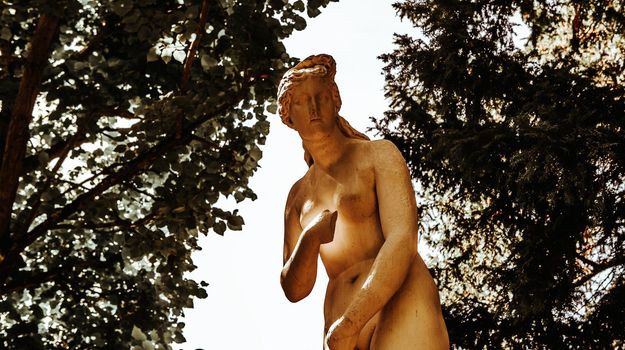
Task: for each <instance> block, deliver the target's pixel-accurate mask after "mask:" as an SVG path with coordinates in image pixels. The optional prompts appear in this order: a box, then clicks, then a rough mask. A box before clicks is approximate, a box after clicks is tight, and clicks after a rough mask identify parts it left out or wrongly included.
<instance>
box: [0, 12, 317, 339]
mask: <svg viewBox="0 0 625 350" xmlns="http://www.w3.org/2000/svg"><path fill="white" fill-rule="evenodd" d="M328 2H329V0H310V1H307V2H306V3H304V2H303V1H301V0H296V1H286V0H267V1H252V0H237V1H234V0H212V1H208V0H159V1H156V0H110V1H109V0H101V1H100V0H57V1H48V0H19V1H14V0H1V1H0V163H1V166H0V348H2V349H100V348H102V349H104V348H106V349H128V348H130V347H131V346H134V347H133V349H141V348H145V349H154V348H156V349H167V348H171V344H172V343H174V342H181V341H183V340H184V337H183V336H182V330H183V327H184V324H183V323H182V322H179V318H180V317H181V315H182V312H183V308H185V307H193V299H194V298H196V297H199V298H202V297H206V291H205V290H204V288H203V287H205V286H206V283H205V282H201V283H198V282H196V281H193V280H191V279H189V278H188V276H187V275H186V274H187V273H188V272H189V271H192V270H193V269H194V268H195V266H194V265H193V261H192V259H191V253H192V252H193V251H196V250H198V249H199V246H198V235H199V234H200V233H201V234H207V233H208V232H209V231H214V232H216V233H218V234H223V233H224V232H225V231H226V229H231V230H239V229H241V226H242V225H243V218H241V217H240V216H239V215H238V214H237V212H236V210H234V211H228V210H224V209H220V208H219V206H218V205H217V204H216V202H217V200H218V198H219V197H220V196H230V195H232V196H234V198H235V199H236V200H237V201H242V200H244V199H254V198H255V194H254V192H253V191H252V190H251V189H250V188H249V187H248V178H249V177H250V176H251V175H252V173H253V172H254V171H255V170H256V168H257V162H258V160H259V159H260V157H261V150H260V145H262V144H263V143H264V141H265V137H266V135H267V133H268V129H269V123H268V122H267V120H266V118H267V117H266V116H267V112H270V113H271V112H275V109H276V105H275V100H274V99H273V96H275V91H276V87H277V83H278V81H279V79H280V77H281V76H282V74H283V73H284V71H285V70H286V68H288V67H289V66H290V65H291V64H292V63H293V60H292V59H291V58H290V57H289V55H288V54H287V53H286V52H285V48H284V46H283V44H282V43H281V41H282V39H284V38H285V37H287V36H289V35H290V34H291V33H292V32H293V31H294V30H302V29H304V28H305V26H306V21H305V19H304V17H303V15H304V14H307V15H308V16H309V17H313V16H316V15H317V14H319V13H320V8H321V7H323V6H325V5H327V3H328ZM207 317H210V315H207Z"/></svg>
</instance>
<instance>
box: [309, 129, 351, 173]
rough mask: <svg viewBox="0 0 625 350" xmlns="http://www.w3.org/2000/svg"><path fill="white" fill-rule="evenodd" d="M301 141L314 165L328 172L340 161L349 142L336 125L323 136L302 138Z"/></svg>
mask: <svg viewBox="0 0 625 350" xmlns="http://www.w3.org/2000/svg"><path fill="white" fill-rule="evenodd" d="M303 143H304V148H306V150H308V152H309V153H310V155H311V156H312V158H313V160H314V164H315V166H317V167H318V168H319V169H321V170H323V171H325V172H328V171H329V170H330V168H332V167H333V166H334V165H335V164H336V163H338V162H339V161H340V159H341V157H342V156H343V153H344V152H345V149H346V147H347V145H348V143H349V138H348V137H346V136H345V135H343V133H341V131H340V130H339V128H338V127H337V128H334V129H333V130H332V132H331V133H330V134H328V135H325V136H324V137H321V138H318V139H314V140H306V139H303Z"/></svg>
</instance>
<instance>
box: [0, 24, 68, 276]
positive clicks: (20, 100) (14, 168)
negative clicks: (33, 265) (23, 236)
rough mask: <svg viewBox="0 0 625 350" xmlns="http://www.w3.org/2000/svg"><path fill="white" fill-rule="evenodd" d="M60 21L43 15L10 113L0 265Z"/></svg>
mask: <svg viewBox="0 0 625 350" xmlns="http://www.w3.org/2000/svg"><path fill="white" fill-rule="evenodd" d="M58 25H59V19H58V18H57V17H54V16H50V15H45V14H44V15H42V16H41V17H40V18H39V23H37V28H36V29H35V33H34V35H33V37H32V39H31V42H30V43H31V51H30V53H29V55H28V59H27V62H26V65H25V67H24V75H23V76H22V80H21V81H20V86H19V91H18V93H17V96H16V98H15V103H14V105H13V108H12V112H11V119H10V121H9V125H8V129H7V133H6V138H5V140H4V149H3V154H2V157H1V158H2V164H1V166H0V264H1V263H2V261H3V260H4V258H5V254H6V251H7V250H8V248H9V247H10V245H11V237H10V232H9V230H10V222H11V210H12V207H13V202H14V201H15V194H16V193H17V188H18V185H19V175H20V173H21V170H22V163H23V161H24V156H25V154H26V144H27V142H28V139H29V132H28V125H29V123H30V121H31V119H32V112H33V108H34V106H35V101H36V99H37V95H38V94H39V87H40V85H41V77H42V75H43V70H44V68H45V67H46V65H47V63H48V56H49V52H50V46H51V44H52V41H53V40H54V38H55V37H56V34H57V28H58Z"/></svg>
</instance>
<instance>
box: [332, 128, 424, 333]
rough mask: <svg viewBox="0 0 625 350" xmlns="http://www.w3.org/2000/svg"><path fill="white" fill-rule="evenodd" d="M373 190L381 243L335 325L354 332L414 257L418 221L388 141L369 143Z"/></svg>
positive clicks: (401, 164) (405, 175)
mask: <svg viewBox="0 0 625 350" xmlns="http://www.w3.org/2000/svg"><path fill="white" fill-rule="evenodd" d="M372 146H373V147H374V152H372V153H373V155H374V159H375V164H374V169H375V182H376V185H375V188H376V195H377V199H378V208H379V215H380V223H381V226H382V232H383V234H384V238H385V242H384V244H383V245H382V247H381V249H380V251H379V252H378V255H377V256H376V258H375V260H374V262H373V265H372V267H371V270H370V272H369V275H368V277H367V279H366V280H365V282H364V284H363V286H362V288H361V289H360V290H359V291H358V293H357V294H356V295H355V297H354V299H353V300H352V302H351V303H350V305H349V306H348V308H347V310H346V311H345V313H344V314H343V317H341V318H340V319H339V320H338V321H337V323H338V324H337V325H336V326H339V327H340V326H341V325H340V324H341V323H344V324H345V327H346V328H347V330H346V331H345V333H346V335H349V333H357V332H359V331H360V330H361V329H362V327H364V325H365V324H366V323H367V321H368V320H369V319H370V318H372V317H373V316H374V315H375V314H376V313H377V312H378V311H379V310H381V309H382V307H384V305H386V304H387V303H388V301H389V300H390V299H391V297H392V296H393V295H394V294H395V292H397V290H398V289H399V288H400V287H401V285H402V283H403V282H404V280H405V279H406V276H407V275H408V271H409V269H410V267H411V265H412V262H413V260H414V258H415V256H416V255H417V239H418V218H417V206H416V201H415V195H414V190H413V188H412V183H411V180H410V174H409V171H408V167H407V166H406V162H405V160H404V158H403V157H402V155H401V153H400V152H399V150H398V149H397V147H396V146H395V145H394V144H393V143H392V142H390V141H386V140H381V141H374V142H372Z"/></svg>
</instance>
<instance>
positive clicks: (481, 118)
mask: <svg viewBox="0 0 625 350" xmlns="http://www.w3.org/2000/svg"><path fill="white" fill-rule="evenodd" d="M624 5H625V4H624V3H623V2H622V1H607V0H605V1H604V0H590V1H497V0H476V1H442V0H421V1H417V0H407V1H402V2H400V3H397V4H395V5H394V6H395V8H396V10H397V12H398V14H399V16H400V17H402V18H403V19H407V20H409V21H411V22H412V23H414V25H415V27H416V30H417V31H419V33H420V34H419V35H414V36H410V35H399V36H397V37H396V49H395V51H394V52H392V53H389V54H386V55H383V56H382V59H383V60H384V62H385V63H386V67H385V73H386V93H387V96H388V97H389V98H390V100H391V101H392V102H391V103H392V104H391V108H390V110H389V111H388V112H387V113H386V114H385V117H384V118H383V120H381V121H380V122H378V123H377V125H376V127H377V129H378V130H379V131H380V132H381V133H382V134H383V135H384V136H385V137H387V138H390V139H392V140H393V141H395V142H396V144H397V145H398V146H399V148H400V149H402V151H403V153H404V155H405V157H406V159H407V161H408V163H409V167H410V169H411V171H412V174H413V177H414V179H415V180H416V181H417V182H418V183H419V186H418V187H417V188H418V189H419V193H418V195H419V197H420V200H421V201H422V203H421V207H422V209H423V211H422V215H423V218H422V222H423V229H424V230H423V231H422V232H423V236H424V238H425V239H426V240H427V242H428V243H429V244H430V245H431V246H432V248H433V249H434V250H435V251H436V253H435V254H434V257H433V258H434V260H433V261H434V262H435V263H434V267H433V272H434V274H435V276H436V278H437V279H438V281H439V285H440V287H441V289H442V301H443V307H444V310H445V314H446V320H447V325H448V327H449V331H450V337H451V341H452V343H453V345H454V347H455V348H463V349H495V348H510V349H512V348H524V349H528V348H531V349H542V348H545V349H561V348H577V349H591V348H592V349H608V348H610V349H611V348H618V347H623V346H625V343H624V342H625V331H624V330H625V317H624V314H623V310H625V227H624V226H625V168H624V167H625V87H624V84H625V73H624V72H625V38H624V37H623V33H625V7H624ZM515 33H517V34H515ZM523 33H528V34H523Z"/></svg>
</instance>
